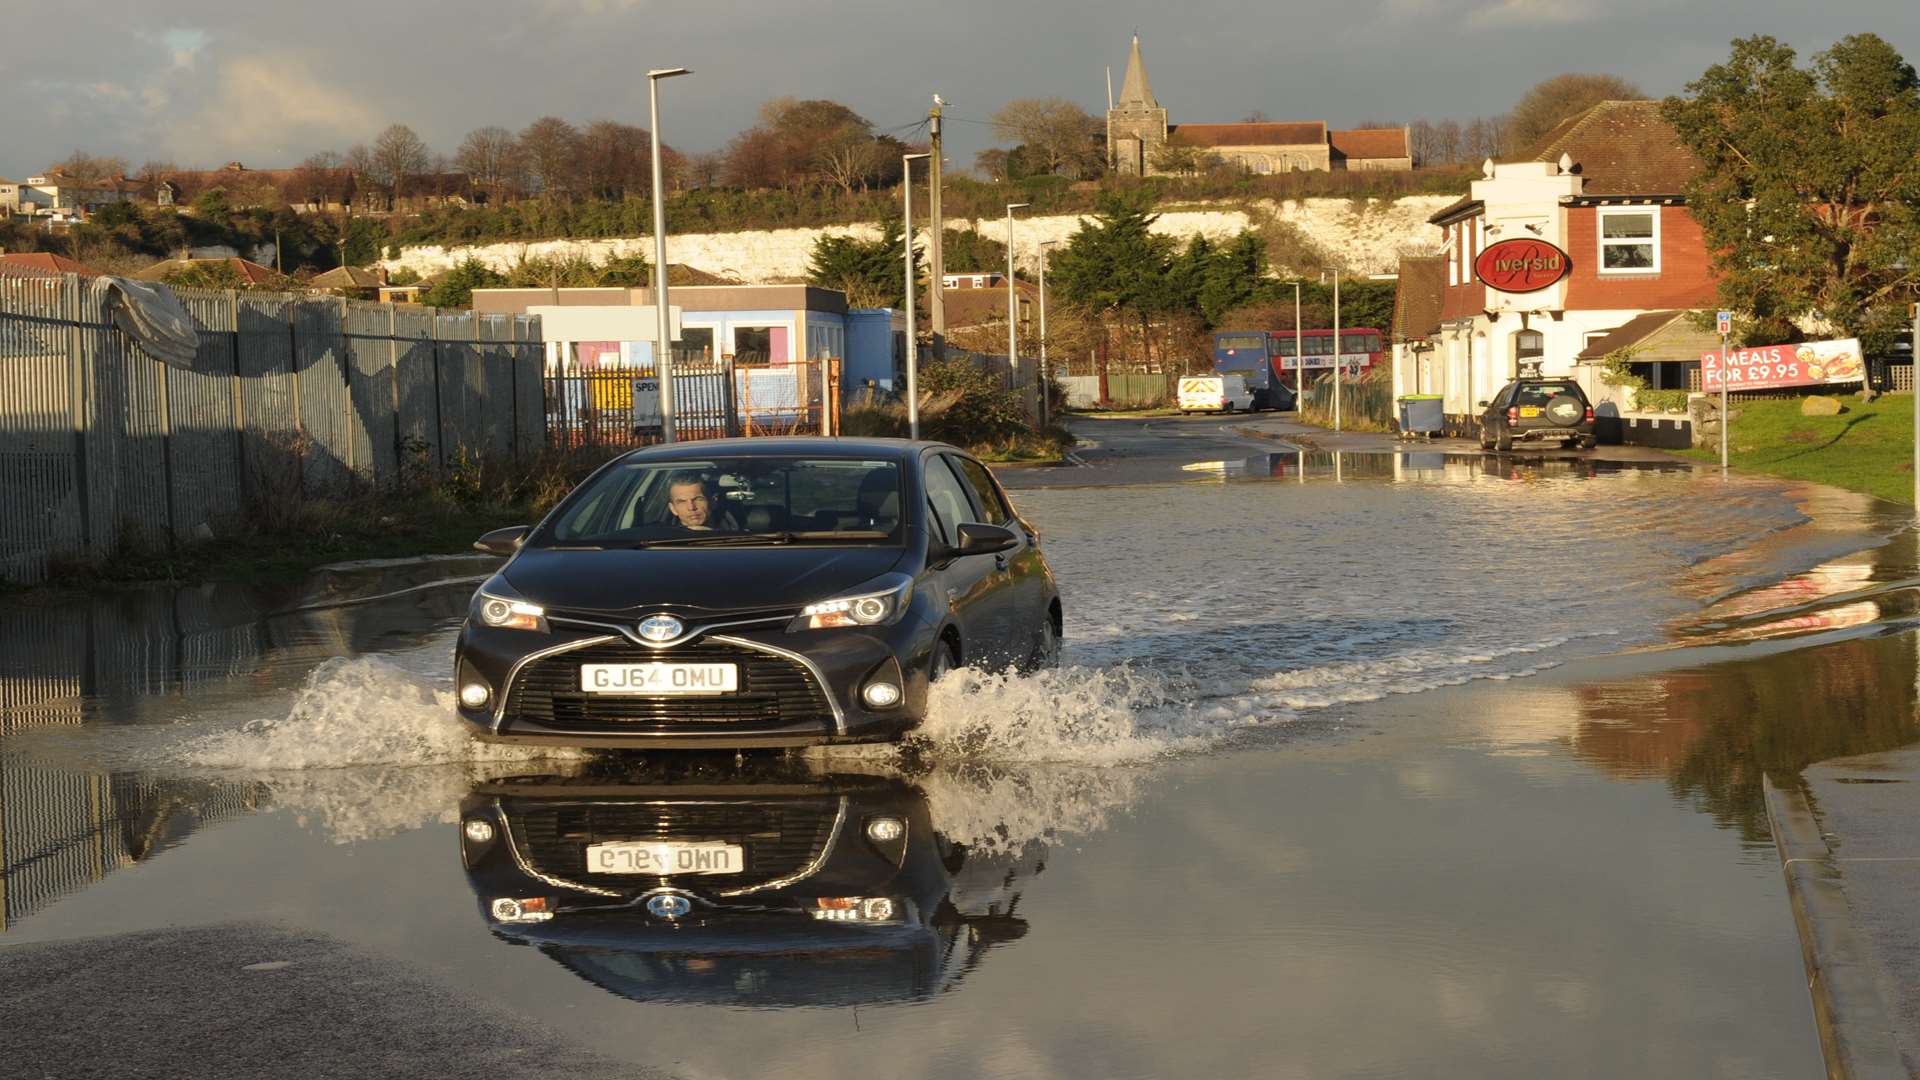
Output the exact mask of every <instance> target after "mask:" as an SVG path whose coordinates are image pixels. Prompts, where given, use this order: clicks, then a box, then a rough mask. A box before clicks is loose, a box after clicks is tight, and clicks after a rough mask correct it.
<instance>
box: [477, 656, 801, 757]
mask: <svg viewBox="0 0 1920 1080" xmlns="http://www.w3.org/2000/svg"><path fill="white" fill-rule="evenodd" d="M654 661H661V662H668V663H726V664H734V665H737V666H738V668H739V672H740V689H739V690H738V691H736V692H734V693H731V694H719V695H714V696H712V697H704V696H702V697H691V696H672V697H667V696H651V697H650V696H645V695H637V694H636V695H626V694H587V693H582V692H581V690H580V665H582V664H643V663H650V662H654ZM520 722H529V723H534V724H538V725H540V726H541V727H543V728H547V729H549V730H553V731H565V732H574V733H580V734H621V733H628V732H632V733H643V734H700V733H703V732H737V731H740V730H743V729H749V730H750V729H769V730H771V729H778V728H786V727H791V726H793V725H795V724H819V725H822V726H823V727H831V725H832V723H833V708H832V706H831V705H829V704H828V703H827V698H826V693H825V691H824V689H823V688H822V687H821V686H820V683H819V680H817V679H815V678H814V677H813V673H812V672H810V671H808V670H807V667H806V665H804V664H801V663H800V662H799V661H797V660H790V659H788V658H786V657H784V656H774V655H772V654H769V653H763V652H757V651H755V650H752V649H745V648H741V647H740V646H738V645H727V644H723V643H715V642H698V643H695V644H693V645H689V646H686V647H685V648H675V649H662V650H659V651H657V652H656V651H652V650H646V649H642V648H640V647H639V646H636V645H632V644H629V643H627V642H609V643H606V644H603V645H590V646H588V647H586V648H583V649H575V650H573V651H571V652H564V653H560V654H558V655H555V656H549V657H546V658H544V659H540V660H535V661H534V662H532V663H530V664H528V665H527V666H526V667H524V668H522V669H521V670H520V673H519V675H518V676H516V677H515V679H514V681H513V686H512V687H511V688H510V689H509V690H508V693H507V706H506V727H505V728H504V730H509V731H510V730H512V728H513V726H514V725H515V724H517V723H520Z"/></svg>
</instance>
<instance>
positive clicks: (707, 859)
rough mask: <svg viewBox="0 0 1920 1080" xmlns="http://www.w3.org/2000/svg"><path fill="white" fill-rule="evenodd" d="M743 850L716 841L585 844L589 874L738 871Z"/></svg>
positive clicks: (716, 872)
mask: <svg viewBox="0 0 1920 1080" xmlns="http://www.w3.org/2000/svg"><path fill="white" fill-rule="evenodd" d="M744 869H746V849H745V848H742V847H741V846H740V845H739V844H726V843H721V842H720V841H717V840H695V841H688V840H654V841H643V840H631V841H629V840H620V841H609V842H607V843H604V844H588V845H587V872H588V873H590V874H659V875H667V874H737V873H739V872H740V871H742V870H744Z"/></svg>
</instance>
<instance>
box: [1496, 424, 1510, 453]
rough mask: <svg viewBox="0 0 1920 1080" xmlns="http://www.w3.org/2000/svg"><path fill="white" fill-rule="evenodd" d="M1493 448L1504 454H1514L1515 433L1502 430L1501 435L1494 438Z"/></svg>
mask: <svg viewBox="0 0 1920 1080" xmlns="http://www.w3.org/2000/svg"><path fill="white" fill-rule="evenodd" d="M1493 448H1494V449H1495V450H1498V451H1500V452H1501V453H1503V454H1508V453H1512V452H1513V432H1511V431H1507V430H1505V429H1502V430H1501V432H1500V434H1498V435H1496V436H1494V439H1493Z"/></svg>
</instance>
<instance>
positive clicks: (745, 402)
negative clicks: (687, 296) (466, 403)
mask: <svg viewBox="0 0 1920 1080" xmlns="http://www.w3.org/2000/svg"><path fill="white" fill-rule="evenodd" d="M839 381H840V361H839V360H837V359H828V360H799V361H794V362H792V363H787V364H736V363H734V362H732V361H729V360H724V359H723V360H701V361H685V360H682V361H676V362H675V364H674V367H673V412H674V434H675V436H676V437H677V438H680V439H683V440H695V439H722V438H731V437H737V436H756V435H831V434H832V433H833V432H834V431H835V430H837V428H838V413H839V409H838V405H837V402H838V398H839ZM546 413H547V415H546V421H547V441H548V443H549V444H550V445H553V446H555V447H568V448H571V447H579V446H647V445H651V444H653V443H656V442H659V441H660V438H661V429H660V383H659V379H658V377H657V376H656V375H655V374H654V370H653V367H652V366H651V365H642V366H639V367H632V368H617V369H608V368H603V369H599V370H596V371H587V372H580V373H576V374H568V375H552V376H548V377H547V380H546Z"/></svg>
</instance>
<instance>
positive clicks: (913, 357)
mask: <svg viewBox="0 0 1920 1080" xmlns="http://www.w3.org/2000/svg"><path fill="white" fill-rule="evenodd" d="M932 156H933V155H932V154H930V153H929V154H901V155H900V206H901V210H902V211H903V212H904V213H905V215H906V219H907V244H906V246H907V256H906V260H907V270H906V273H907V437H908V438H911V439H918V438H919V437H920V344H919V342H918V340H917V339H916V338H915V330H914V326H913V294H914V293H916V292H919V291H920V283H919V282H918V281H916V280H914V277H915V275H914V272H913V163H914V162H916V161H925V160H926V159H928V158H930V157H932ZM934 287H935V288H939V282H935V283H934Z"/></svg>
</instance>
